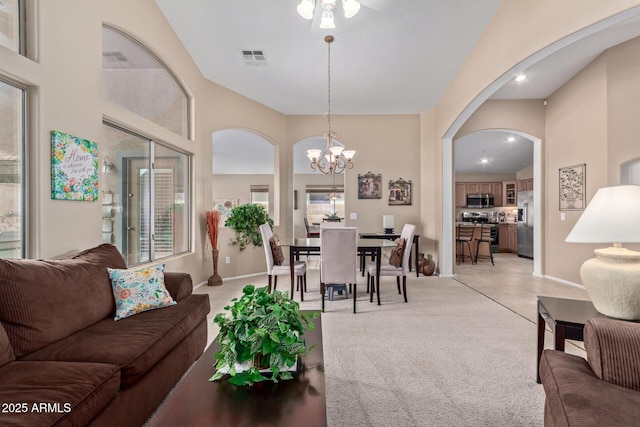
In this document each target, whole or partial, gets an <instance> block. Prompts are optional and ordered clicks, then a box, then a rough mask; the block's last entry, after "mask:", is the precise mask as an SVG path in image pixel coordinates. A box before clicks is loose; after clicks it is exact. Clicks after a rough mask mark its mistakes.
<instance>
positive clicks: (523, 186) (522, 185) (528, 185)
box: [518, 178, 533, 191]
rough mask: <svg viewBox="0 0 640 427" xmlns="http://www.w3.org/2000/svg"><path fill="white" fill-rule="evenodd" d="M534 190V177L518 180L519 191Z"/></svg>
mask: <svg viewBox="0 0 640 427" xmlns="http://www.w3.org/2000/svg"><path fill="white" fill-rule="evenodd" d="M531 190H533V178H529V179H521V180H520V181H518V191H531Z"/></svg>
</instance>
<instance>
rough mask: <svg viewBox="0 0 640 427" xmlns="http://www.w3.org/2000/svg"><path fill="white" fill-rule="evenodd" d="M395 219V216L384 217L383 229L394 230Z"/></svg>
mask: <svg viewBox="0 0 640 427" xmlns="http://www.w3.org/2000/svg"><path fill="white" fill-rule="evenodd" d="M394 222H395V221H394V218H393V215H382V227H383V228H393V227H394Z"/></svg>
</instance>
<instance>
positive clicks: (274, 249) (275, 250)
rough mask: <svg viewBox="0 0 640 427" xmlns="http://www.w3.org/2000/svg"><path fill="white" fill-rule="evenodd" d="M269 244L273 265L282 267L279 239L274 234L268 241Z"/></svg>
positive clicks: (282, 258) (282, 259)
mask: <svg viewBox="0 0 640 427" xmlns="http://www.w3.org/2000/svg"><path fill="white" fill-rule="evenodd" d="M269 244H270V245H271V253H272V254H273V263H274V264H275V265H282V263H283V262H284V255H283V254H282V248H281V247H280V239H278V235H277V234H274V235H273V236H271V238H270V239H269Z"/></svg>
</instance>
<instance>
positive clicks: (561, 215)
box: [560, 212, 567, 221]
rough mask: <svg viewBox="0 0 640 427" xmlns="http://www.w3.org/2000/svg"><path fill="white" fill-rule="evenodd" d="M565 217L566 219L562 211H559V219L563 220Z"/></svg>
mask: <svg viewBox="0 0 640 427" xmlns="http://www.w3.org/2000/svg"><path fill="white" fill-rule="evenodd" d="M565 219H567V217H566V216H565V214H564V212H560V221H564V220H565Z"/></svg>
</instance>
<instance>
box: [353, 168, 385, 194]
mask: <svg viewBox="0 0 640 427" xmlns="http://www.w3.org/2000/svg"><path fill="white" fill-rule="evenodd" d="M358 199H382V174H375V173H371V172H367V173H365V174H364V175H360V174H358Z"/></svg>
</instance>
